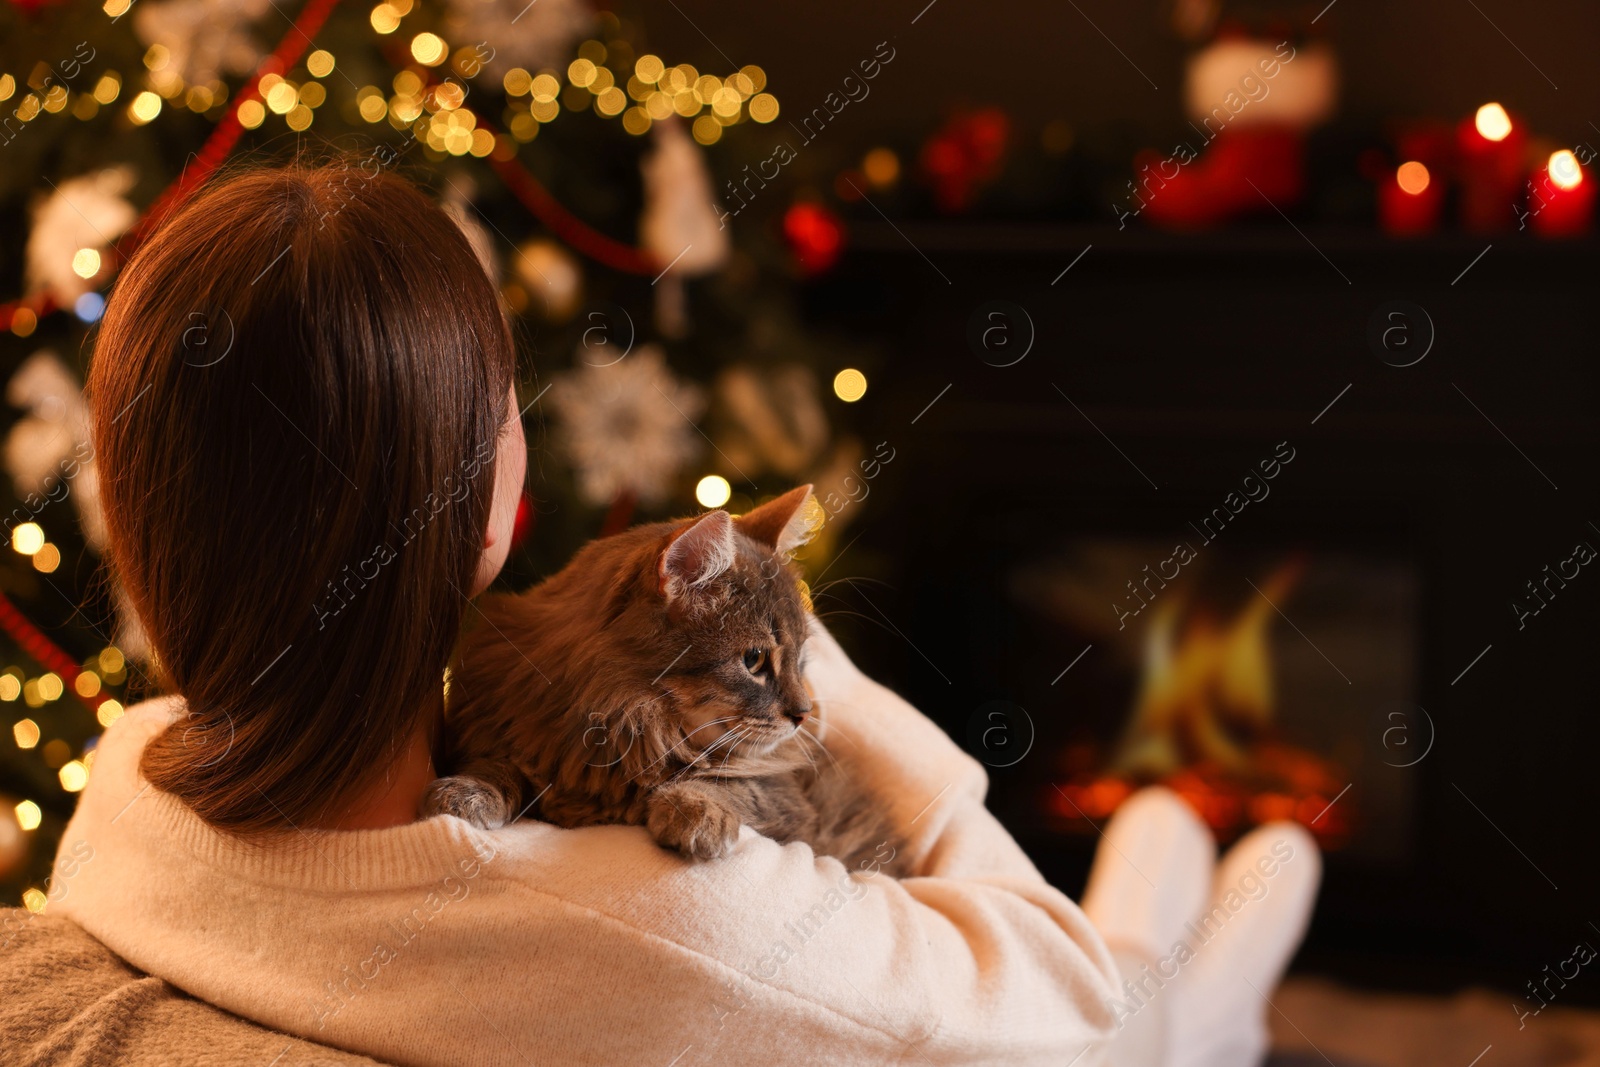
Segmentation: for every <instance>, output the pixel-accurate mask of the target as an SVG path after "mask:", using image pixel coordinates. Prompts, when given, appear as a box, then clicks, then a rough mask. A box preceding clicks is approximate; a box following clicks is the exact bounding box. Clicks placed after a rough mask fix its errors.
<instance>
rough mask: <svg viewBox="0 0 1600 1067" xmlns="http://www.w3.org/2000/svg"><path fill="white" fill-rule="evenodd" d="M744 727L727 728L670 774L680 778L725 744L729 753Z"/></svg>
mask: <svg viewBox="0 0 1600 1067" xmlns="http://www.w3.org/2000/svg"><path fill="white" fill-rule="evenodd" d="M734 718H738V716H734ZM746 729H748V727H744V726H739V727H735V728H734V729H732V730H729V731H728V732H727V733H725V734H723V735H722V736H721V737H719V738H717V739H716V740H715V741H713V742H711V744H709V745H707V746H706V747H705V748H703V749H701V750H700V753H699V754H698V755H697V756H695V758H694V759H692V760H690V761H689V762H688V763H686V764H684V765H683V767H682V768H681V769H680V770H678V771H677V772H676V773H674V774H673V775H672V777H673V778H681V777H683V776H684V775H686V774H688V773H689V771H690V770H692V769H693V768H694V765H695V764H697V763H699V762H700V761H701V760H703V759H706V758H707V757H708V756H710V755H711V754H712V753H714V752H716V750H717V749H719V748H722V747H723V746H724V745H726V746H727V748H728V751H729V752H730V753H731V752H732V751H733V748H734V746H735V745H736V744H737V743H738V741H739V738H740V737H741V736H742V731H744V730H746Z"/></svg>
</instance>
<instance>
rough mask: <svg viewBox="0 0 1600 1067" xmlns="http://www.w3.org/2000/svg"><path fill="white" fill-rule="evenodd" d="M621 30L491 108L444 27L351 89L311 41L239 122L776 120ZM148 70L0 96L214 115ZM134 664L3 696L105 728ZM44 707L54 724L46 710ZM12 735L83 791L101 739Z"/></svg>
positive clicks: (466, 137)
mask: <svg viewBox="0 0 1600 1067" xmlns="http://www.w3.org/2000/svg"><path fill="white" fill-rule="evenodd" d="M131 7H132V0H105V3H104V4H103V9H104V11H105V13H106V15H108V16H110V17H111V18H112V19H117V18H120V17H121V16H122V15H124V14H126V13H127V12H128V11H129V9H130V8H131ZM414 8H415V0H389V2H386V3H380V4H378V5H376V6H375V7H373V8H372V9H371V11H370V13H369V21H370V23H371V26H372V29H373V30H374V31H375V32H376V33H377V34H379V35H380V36H383V37H390V36H392V35H402V34H403V30H404V26H405V22H406V19H407V16H409V15H411V14H412V13H413V11H414ZM620 31H621V26H620V23H619V22H618V20H617V19H616V18H615V16H613V15H610V14H609V13H602V14H601V16H600V32H599V33H598V34H597V36H596V37H595V38H593V39H589V40H585V41H583V42H582V43H581V44H580V45H579V46H578V48H577V55H576V58H574V59H573V60H572V61H571V62H570V63H568V64H567V66H566V67H565V68H564V69H558V68H545V69H539V70H527V69H524V68H522V67H514V68H512V69H510V70H508V71H506V72H505V73H504V74H503V75H502V76H501V79H500V81H501V88H503V89H504V98H503V101H502V102H501V113H500V114H499V115H498V116H493V117H491V116H490V115H488V114H484V115H482V116H480V114H479V113H478V112H476V111H475V110H474V109H473V108H471V107H468V106H467V103H466V101H467V96H468V91H467V89H466V88H465V85H464V83H465V82H466V81H469V80H471V79H474V78H476V77H477V76H478V75H479V74H480V73H481V72H482V68H483V66H484V63H485V60H486V56H485V55H484V54H483V51H482V50H481V48H480V47H479V46H475V45H464V46H456V47H453V46H452V45H451V44H450V43H449V42H447V41H446V40H445V39H444V38H443V37H441V36H440V35H439V34H438V33H435V32H432V31H428V30H424V31H421V32H417V33H414V34H412V35H410V36H409V39H408V40H407V41H406V49H405V51H406V53H407V54H408V55H409V58H410V62H409V63H408V64H407V65H405V66H404V67H403V68H402V69H400V70H399V71H398V72H396V73H395V75H394V77H393V78H392V79H391V81H390V84H389V85H388V86H379V85H364V86H360V87H354V86H353V83H351V82H350V80H349V79H348V78H345V77H340V78H337V79H330V75H333V74H334V73H335V71H336V70H337V68H338V59H337V57H336V56H335V55H334V53H333V52H332V51H329V50H327V49H317V50H315V51H313V52H312V53H310V54H309V55H308V56H307V57H306V59H305V62H304V63H303V64H302V65H301V66H300V67H297V68H296V69H295V70H292V71H288V72H285V73H268V74H266V75H264V76H263V77H262V78H261V80H260V82H259V93H260V98H259V99H249V100H246V101H245V102H244V103H243V104H241V105H239V107H238V113H237V118H238V121H239V123H240V124H241V125H242V126H244V127H245V128H246V129H251V130H254V129H260V128H262V127H269V128H270V124H272V123H274V122H280V121H281V122H282V123H283V125H284V127H285V128H287V129H289V130H292V131H296V132H299V131H304V130H307V129H310V128H311V127H312V126H313V125H314V124H315V122H316V120H317V115H318V112H319V110H320V109H322V108H324V107H325V106H328V105H329V104H330V100H331V101H332V106H335V107H338V108H340V109H341V117H342V118H343V119H344V120H345V122H346V123H348V124H352V125H353V124H354V123H355V122H356V121H357V120H360V121H364V122H366V123H368V124H371V125H378V124H383V123H387V124H388V125H389V126H391V127H393V128H394V129H396V130H399V131H402V132H408V133H410V134H411V135H413V136H415V137H416V138H417V140H418V141H420V142H421V147H422V149H423V151H424V153H425V154H426V155H427V156H428V158H430V159H432V160H434V161H436V162H437V161H442V160H444V159H446V158H448V157H450V156H468V155H470V156H475V157H480V158H481V157H487V156H493V157H494V158H496V159H499V160H508V159H510V158H512V157H514V156H515V155H516V154H517V150H518V147H519V146H520V145H521V144H525V143H527V142H530V141H532V140H534V139H535V138H536V137H537V136H538V135H539V131H540V130H541V129H542V128H543V127H544V126H545V125H548V124H549V123H551V122H554V121H556V120H557V119H559V118H560V117H561V116H562V114H563V113H575V112H580V111H586V110H587V111H592V112H593V113H594V114H596V115H598V116H601V117H603V118H608V119H616V120H617V121H618V122H619V123H620V125H621V126H622V128H623V130H625V131H626V132H627V133H628V134H630V135H633V136H636V137H637V136H642V135H644V134H646V133H648V132H649V130H650V129H651V127H652V126H653V125H654V124H655V123H657V122H660V121H662V120H665V119H669V118H672V117H674V116H676V117H677V119H678V120H679V121H684V122H686V123H687V124H688V125H689V128H690V131H691V133H692V135H693V137H694V139H695V140H696V141H697V142H699V143H700V144H702V145H710V144H715V143H716V142H717V141H719V140H720V139H721V137H722V135H723V131H724V130H726V129H727V128H729V127H731V126H736V125H739V124H741V123H746V122H753V123H757V124H766V123H770V122H772V121H773V120H774V119H776V118H777V117H778V114H779V110H780V106H779V103H778V99H777V97H776V96H775V95H773V94H772V93H771V92H769V91H768V86H767V75H766V72H765V71H763V70H762V69H761V68H760V67H759V66H755V65H747V66H744V67H741V68H740V69H739V70H737V71H733V72H731V73H728V74H725V75H721V76H719V75H717V74H713V73H703V72H701V71H700V70H698V69H697V68H696V67H695V66H693V65H692V64H689V63H680V64H677V65H668V64H667V63H666V62H665V61H664V60H663V59H661V58H660V57H659V56H656V55H653V54H648V53H646V54H636V53H635V50H634V48H633V46H632V44H631V43H630V42H629V41H628V40H626V39H625V38H624V37H623V36H622V35H621V32H620ZM142 67H143V69H142V70H133V71H119V70H106V71H104V72H102V73H101V74H99V75H98V77H96V78H95V79H94V80H93V81H92V83H86V84H85V87H84V88H82V89H73V88H69V87H68V86H66V85H62V84H55V85H52V86H50V87H49V88H48V89H34V88H30V87H29V85H28V84H27V83H25V82H24V81H22V80H19V77H18V76H17V75H14V74H12V73H0V102H10V101H13V100H14V103H11V104H10V107H11V110H12V112H13V115H14V118H15V120H16V121H18V122H20V123H32V122H36V121H48V118H49V116H62V117H63V118H71V119H75V120H78V121H81V122H88V121H91V120H93V119H96V118H97V117H99V116H100V115H101V112H102V110H105V109H113V108H120V109H121V113H122V115H123V117H124V118H125V119H126V121H127V122H128V123H129V124H130V125H131V126H133V127H142V126H147V125H150V124H152V123H159V122H161V120H162V118H163V116H164V115H170V114H174V113H178V112H182V111H187V112H191V113H193V114H196V115H201V116H204V117H205V118H207V119H208V120H210V121H212V122H217V121H220V120H221V119H222V118H223V117H224V116H225V115H226V114H227V109H228V106H229V101H230V92H231V91H230V88H229V86H228V84H227V83H226V82H224V81H222V80H220V79H215V80H211V81H209V82H205V83H200V84H191V83H189V82H186V81H185V79H184V78H183V76H182V75H181V74H180V72H179V70H178V65H177V63H176V62H175V61H174V57H173V55H172V53H171V51H170V50H169V49H168V48H167V47H165V46H164V45H161V44H159V43H158V44H152V45H150V46H149V47H148V48H147V49H146V50H145V52H144V54H143V57H142ZM19 93H20V94H21V95H20V98H18V94H19ZM494 117H497V118H498V120H499V126H500V128H501V129H503V130H504V131H505V132H504V133H494V132H491V131H490V130H489V129H487V128H486V127H487V126H488V125H489V121H486V120H490V119H491V118H494ZM102 266H103V263H102V253H101V252H100V251H99V250H97V249H94V248H80V249H77V250H75V251H74V253H73V259H72V267H73V270H74V272H75V273H76V274H77V275H78V276H79V277H82V278H85V279H92V278H95V277H97V276H98V275H99V274H100V273H101V269H102ZM103 307H104V301H103V299H101V298H99V296H98V294H96V293H91V294H88V297H86V298H85V299H83V300H80V301H79V302H78V303H77V305H75V306H74V307H73V308H72V310H73V311H74V312H75V313H76V315H77V317H78V318H79V319H81V320H82V321H84V322H86V323H92V322H94V321H96V320H97V319H98V318H99V313H100V311H101V310H102V309H103ZM37 325H38V319H37V316H36V315H35V314H33V313H32V312H31V311H29V310H27V309H19V310H18V311H17V312H16V313H15V314H14V316H13V318H12V321H11V323H10V332H11V333H13V334H14V335H15V336H18V337H27V336H29V335H31V334H32V333H33V332H34V331H35V329H36V328H37ZM10 547H11V549H12V551H14V552H16V553H18V554H19V555H21V556H24V557H27V558H28V560H29V562H30V564H31V566H32V567H33V569H34V570H36V571H38V572H39V573H40V574H42V575H48V574H51V573H53V572H54V571H56V570H57V568H59V567H60V565H61V562H62V556H61V551H60V549H59V548H58V547H57V546H56V545H55V544H54V543H52V542H51V541H50V540H49V539H48V537H47V536H46V534H45V532H44V529H43V528H42V527H41V526H40V525H39V523H37V522H27V523H23V524H21V525H19V526H18V527H16V529H15V530H14V531H13V532H12V536H11V543H10ZM58 667H59V668H60V669H62V670H66V668H64V667H60V665H58ZM128 671H129V665H128V662H127V660H126V657H125V655H124V653H123V651H122V650H121V649H119V648H118V647H116V646H115V645H108V646H106V647H105V648H103V649H101V650H100V651H99V652H98V653H96V654H95V655H93V656H91V657H90V658H89V659H88V660H86V661H83V662H82V664H81V666H80V669H78V670H77V671H76V672H75V674H74V672H72V671H66V673H68V674H69V675H72V677H71V680H70V682H69V681H68V680H67V679H64V678H63V677H62V675H61V674H59V673H57V672H56V671H52V670H43V672H42V673H36V674H30V673H29V671H28V670H27V669H25V668H24V667H22V666H18V665H11V666H6V667H3V668H0V703H10V704H18V703H20V704H21V705H23V706H24V707H25V708H27V709H30V710H32V709H48V708H50V707H51V706H52V705H54V704H55V703H56V702H57V701H60V700H62V699H75V698H81V702H82V703H84V704H85V706H86V707H88V706H93V707H95V709H96V710H95V711H94V713H93V714H94V715H95V718H96V720H97V721H98V723H99V725H100V726H101V727H108V726H110V725H111V724H112V723H113V722H115V721H116V720H117V719H118V718H120V717H121V716H122V714H123V713H124V705H123V703H122V701H120V700H117V699H112V698H111V697H110V696H109V695H108V693H109V687H115V686H122V685H124V684H125V683H126V682H127V680H128ZM69 687H70V688H71V690H73V692H72V693H69V691H68V690H69ZM19 710H20V709H19ZM40 718H45V719H46V721H47V722H48V718H47V717H45V716H40ZM11 735H12V741H13V742H14V743H15V744H16V746H17V747H18V749H21V750H23V751H36V752H37V753H38V755H39V758H40V759H41V761H42V762H43V763H44V765H45V766H46V767H47V768H49V769H50V770H51V771H53V772H55V776H56V778H57V780H58V781H59V783H60V787H61V789H62V790H63V791H65V792H67V793H77V792H79V791H81V790H82V789H83V788H84V786H85V785H87V783H88V778H89V773H90V770H91V768H92V767H93V763H94V756H95V748H94V746H95V744H96V742H97V740H98V738H92V739H90V740H89V741H88V742H86V743H85V745H84V746H83V747H82V749H81V750H80V751H75V750H74V748H73V746H72V745H71V744H69V743H68V742H67V741H65V740H63V739H61V738H50V737H47V736H46V728H45V727H41V725H40V723H39V722H38V721H35V719H34V717H33V716H32V715H31V714H28V712H26V711H24V712H23V714H22V717H21V718H19V719H17V720H16V721H15V722H14V723H13V724H12V729H11ZM12 813H13V814H14V816H15V819H16V823H17V826H18V827H19V828H20V829H21V830H22V831H24V832H27V831H32V830H36V829H37V828H38V827H39V826H40V824H41V822H42V820H43V818H44V806H42V805H41V804H40V803H39V801H38V800H36V799H34V798H32V797H22V798H21V799H20V800H18V801H17V802H16V803H15V804H14V805H12ZM22 899H23V904H24V905H25V906H26V907H28V908H29V909H30V910H32V911H40V910H42V909H43V907H44V905H45V903H46V897H45V894H44V893H43V892H42V891H41V890H39V889H37V888H33V887H30V888H28V889H26V890H25V891H24V893H23V895H22Z"/></svg>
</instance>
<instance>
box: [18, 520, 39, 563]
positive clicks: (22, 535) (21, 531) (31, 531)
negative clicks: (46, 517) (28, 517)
mask: <svg viewBox="0 0 1600 1067" xmlns="http://www.w3.org/2000/svg"><path fill="white" fill-rule="evenodd" d="M11 547H12V548H14V549H16V550H17V551H18V552H20V553H22V554H23V555H24V556H31V555H33V554H34V553H35V552H37V551H39V550H40V549H41V548H43V547H44V529H43V528H42V527H40V525H39V524H38V523H36V522H25V523H23V524H22V525H21V526H18V527H17V528H16V529H15V530H12V531H11Z"/></svg>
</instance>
